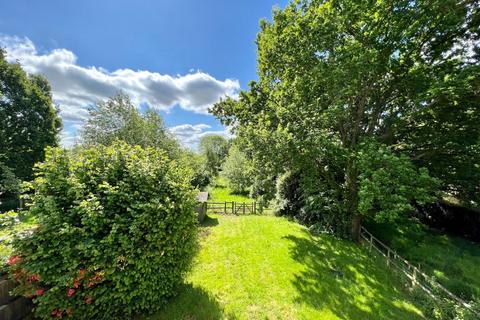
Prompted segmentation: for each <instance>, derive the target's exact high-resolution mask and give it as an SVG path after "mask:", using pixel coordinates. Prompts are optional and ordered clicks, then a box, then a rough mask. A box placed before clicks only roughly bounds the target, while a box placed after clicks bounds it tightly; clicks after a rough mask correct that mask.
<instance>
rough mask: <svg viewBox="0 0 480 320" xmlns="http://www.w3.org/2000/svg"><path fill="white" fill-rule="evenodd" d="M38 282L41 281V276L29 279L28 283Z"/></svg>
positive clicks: (35, 275) (36, 275)
mask: <svg viewBox="0 0 480 320" xmlns="http://www.w3.org/2000/svg"><path fill="white" fill-rule="evenodd" d="M36 281H40V275H38V274H34V275H31V276H30V277H29V278H28V282H30V283H32V282H36Z"/></svg>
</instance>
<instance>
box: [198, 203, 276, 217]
mask: <svg viewBox="0 0 480 320" xmlns="http://www.w3.org/2000/svg"><path fill="white" fill-rule="evenodd" d="M270 210H272V209H270V208H268V207H262V206H261V205H259V204H258V203H257V202H255V201H254V202H250V203H246V202H235V201H225V202H207V213H219V214H234V215H247V214H261V213H264V212H266V211H270Z"/></svg>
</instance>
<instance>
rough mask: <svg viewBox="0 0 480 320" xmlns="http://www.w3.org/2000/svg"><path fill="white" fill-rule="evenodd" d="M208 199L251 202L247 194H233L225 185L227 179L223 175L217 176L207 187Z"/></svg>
mask: <svg viewBox="0 0 480 320" xmlns="http://www.w3.org/2000/svg"><path fill="white" fill-rule="evenodd" d="M207 191H208V193H209V197H208V200H209V201H216V202H225V201H235V202H248V203H250V202H252V201H253V199H251V198H249V197H248V195H244V194H235V193H233V192H232V190H230V189H229V188H228V186H227V180H226V179H225V178H224V177H221V176H220V177H217V178H216V179H215V181H214V183H213V184H212V186H210V187H209V188H208V190H207Z"/></svg>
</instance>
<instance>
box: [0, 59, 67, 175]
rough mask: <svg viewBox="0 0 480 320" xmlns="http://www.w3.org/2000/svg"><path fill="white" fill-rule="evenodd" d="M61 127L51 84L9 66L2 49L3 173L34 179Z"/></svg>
mask: <svg viewBox="0 0 480 320" xmlns="http://www.w3.org/2000/svg"><path fill="white" fill-rule="evenodd" d="M61 127H62V122H61V119H60V117H59V116H58V109H57V108H55V106H54V105H53V102H52V90H51V88H50V85H49V83H48V81H47V80H46V79H45V78H44V77H42V76H40V75H28V74H27V73H26V72H25V71H24V70H23V69H22V66H21V65H20V64H19V63H9V62H8V61H7V60H6V58H5V52H4V51H3V49H0V155H1V156H2V158H1V159H0V161H2V172H4V173H5V172H10V173H8V174H7V175H9V177H10V178H12V177H11V174H14V175H15V176H16V177H17V178H18V179H20V180H30V179H32V172H33V171H32V170H33V165H34V164H35V163H36V162H39V161H42V160H43V159H44V149H45V147H47V146H55V145H57V143H58V133H59V131H60V129H61ZM3 178H5V177H3Z"/></svg>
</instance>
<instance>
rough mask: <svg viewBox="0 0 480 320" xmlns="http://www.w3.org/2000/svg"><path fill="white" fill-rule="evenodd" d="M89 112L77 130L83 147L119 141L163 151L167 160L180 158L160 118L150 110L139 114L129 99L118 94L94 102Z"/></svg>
mask: <svg viewBox="0 0 480 320" xmlns="http://www.w3.org/2000/svg"><path fill="white" fill-rule="evenodd" d="M89 113H90V117H89V118H88V120H87V121H86V123H85V125H84V127H83V129H82V131H81V137H82V143H83V144H85V145H96V144H103V145H110V144H112V143H113V142H114V141H116V140H122V141H125V142H127V143H128V144H130V145H139V146H141V147H144V148H146V147H154V148H157V149H162V150H165V151H167V153H168V155H169V156H170V157H171V158H178V157H179V155H180V146H179V144H178V142H177V141H176V139H175V138H174V137H173V136H172V134H171V133H170V132H169V131H168V129H167V127H166V126H165V123H164V121H163V119H162V117H161V116H160V115H159V114H158V113H157V112H156V111H155V110H153V109H148V110H147V111H146V112H145V113H143V114H142V113H140V112H139V111H138V109H137V107H136V106H135V105H134V104H133V102H132V101H131V99H130V97H129V96H128V95H126V94H124V93H122V92H120V93H118V94H117V95H115V96H113V97H111V98H109V99H108V100H106V101H101V102H99V103H97V104H96V105H95V106H93V107H92V108H90V110H89Z"/></svg>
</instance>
